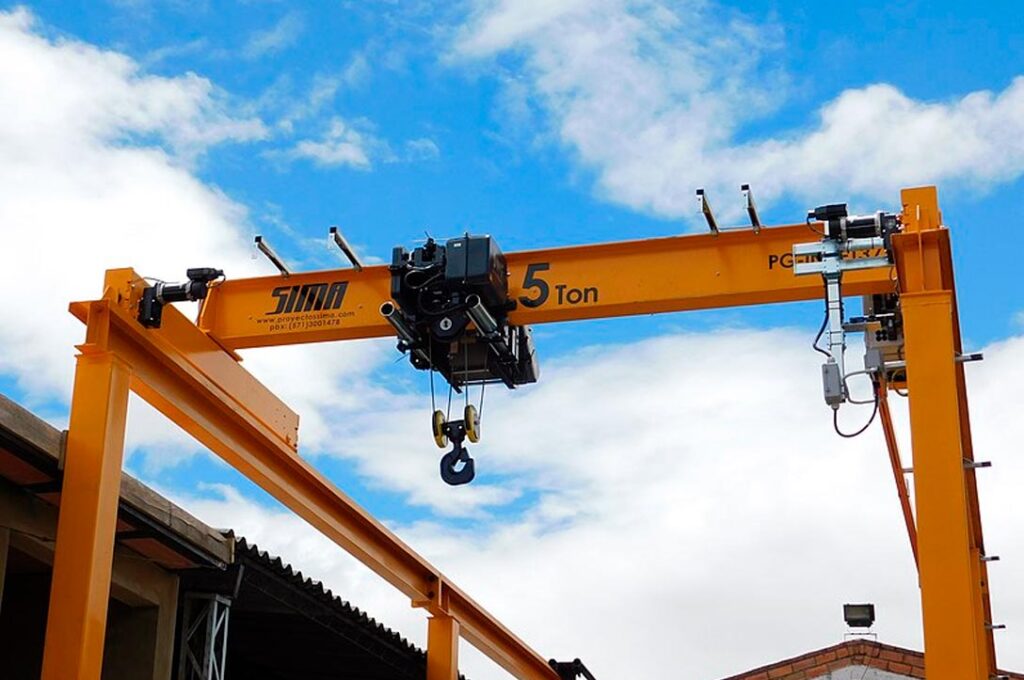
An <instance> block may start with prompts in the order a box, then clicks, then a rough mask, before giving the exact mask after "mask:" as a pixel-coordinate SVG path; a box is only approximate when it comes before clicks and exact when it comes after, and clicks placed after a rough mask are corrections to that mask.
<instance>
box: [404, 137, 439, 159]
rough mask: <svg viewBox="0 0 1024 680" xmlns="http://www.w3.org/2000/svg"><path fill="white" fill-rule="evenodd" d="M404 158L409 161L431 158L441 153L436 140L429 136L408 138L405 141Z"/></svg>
mask: <svg viewBox="0 0 1024 680" xmlns="http://www.w3.org/2000/svg"><path fill="white" fill-rule="evenodd" d="M405 154H406V158H407V159H408V160H411V161H426V160H433V159H435V158H437V157H438V156H440V155H441V149H440V148H438V146H437V142H435V141H434V140H433V139H430V138H429V137H419V138H417V139H410V140H409V141H407V142H406V143H405Z"/></svg>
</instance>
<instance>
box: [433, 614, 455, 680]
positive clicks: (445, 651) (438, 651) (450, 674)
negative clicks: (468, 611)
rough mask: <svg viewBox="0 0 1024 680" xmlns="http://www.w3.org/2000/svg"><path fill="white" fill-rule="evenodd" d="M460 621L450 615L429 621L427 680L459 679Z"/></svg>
mask: <svg viewBox="0 0 1024 680" xmlns="http://www.w3.org/2000/svg"><path fill="white" fill-rule="evenodd" d="M458 678H459V622H458V621H456V620H455V619H453V618H452V617H450V616H444V615H439V616H432V617H430V619H428V621H427V680H458Z"/></svg>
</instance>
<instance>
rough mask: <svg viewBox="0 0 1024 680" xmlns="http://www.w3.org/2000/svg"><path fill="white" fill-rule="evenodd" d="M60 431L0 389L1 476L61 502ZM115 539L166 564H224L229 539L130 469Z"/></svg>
mask: <svg viewBox="0 0 1024 680" xmlns="http://www.w3.org/2000/svg"><path fill="white" fill-rule="evenodd" d="M64 443H65V434H64V433H63V432H61V431H60V430H58V429H56V428H55V427H53V426H52V425H50V424H49V423H47V422H46V421H44V420H42V419H40V418H38V417H37V416H35V415H34V414H32V413H30V412H29V411H27V410H26V409H24V408H22V407H21V406H19V405H18V404H16V403H14V402H13V401H11V400H10V399H8V398H7V397H5V396H3V395H0V478H4V479H6V480H7V481H8V482H10V483H13V484H14V485H16V486H18V487H21V488H22V489H23V490H26V491H28V492H30V493H32V494H34V495H35V496H37V497H39V498H40V499H42V500H43V501H46V502H47V503H50V504H52V505H59V504H60V489H61V471H62V469H63V460H64ZM117 542H118V544H119V545H123V546H126V547H128V548H131V549H132V550H134V551H135V552H137V553H139V554H141V555H143V556H144V557H146V558H148V559H149V560H151V561H153V562H156V563H157V564H159V565H160V566H162V567H165V568H167V569H186V568H189V567H196V566H216V567H223V566H224V565H226V564H228V563H229V562H231V560H232V553H233V550H234V541H233V539H232V538H231V537H230V536H225V535H224V534H223V533H222V532H220V531H217V530H216V529H213V528H211V527H209V526H207V525H206V524H204V523H203V522H201V521H199V520H198V519H196V518H195V517H193V516H192V515H190V514H189V513H187V512H185V511H184V510H182V509H181V508H179V507H178V506H176V505H175V504H174V503H172V502H171V501H169V500H168V499H166V498H164V497H163V496H161V495H160V494H158V493H157V492H155V491H153V490H152V489H150V488H149V487H148V486H146V485H145V484H143V483H141V482H139V481H138V480H136V479H134V478H133V477H132V476H131V475H128V474H122V475H121V502H120V504H119V506H118V514H117Z"/></svg>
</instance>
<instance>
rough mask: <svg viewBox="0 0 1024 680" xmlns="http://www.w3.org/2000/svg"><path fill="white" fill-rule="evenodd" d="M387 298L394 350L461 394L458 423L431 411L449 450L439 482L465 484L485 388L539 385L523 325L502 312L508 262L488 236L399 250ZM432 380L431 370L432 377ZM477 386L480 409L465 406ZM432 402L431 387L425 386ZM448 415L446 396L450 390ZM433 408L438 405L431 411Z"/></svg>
mask: <svg viewBox="0 0 1024 680" xmlns="http://www.w3.org/2000/svg"><path fill="white" fill-rule="evenodd" d="M390 270H391V298H392V300H393V301H388V302H385V303H384V304H383V305H381V308H380V313H381V314H382V315H383V316H384V317H385V318H386V319H387V320H388V322H390V323H391V325H392V327H394V329H395V332H396V333H397V334H398V349H399V350H400V351H401V352H403V353H408V354H409V360H410V361H411V362H412V365H413V366H414V367H416V368H418V369H420V370H426V371H437V372H438V373H440V374H441V375H442V376H444V378H445V380H447V381H448V384H449V385H450V386H451V389H452V390H455V391H457V392H464V393H465V400H466V404H465V409H464V411H463V415H462V418H461V419H460V420H449V419H448V413H446V412H444V411H441V410H434V411H433V413H432V417H431V429H432V433H433V436H434V442H435V443H436V444H437V445H438V446H439V447H440V448H442V449H443V448H445V447H446V446H448V444H449V443H451V445H452V450H451V451H449V452H448V453H446V454H445V455H444V456H443V457H442V458H441V465H440V470H441V478H442V479H443V480H444V481H445V482H447V483H448V484H453V485H455V484H468V483H469V482H471V481H472V480H473V477H474V475H475V474H476V473H475V471H474V470H475V467H474V461H473V458H472V457H471V456H470V455H469V452H468V450H467V449H466V448H465V447H464V446H463V442H464V441H465V440H467V439H468V440H469V441H470V442H474V443H475V442H477V441H479V440H480V413H481V412H482V409H483V389H484V386H485V385H486V384H487V383H497V382H500V383H504V384H505V386H506V387H508V388H509V389H513V388H515V387H516V386H517V385H523V384H526V383H532V382H537V375H538V370H537V353H536V351H535V350H534V347H533V338H532V336H531V335H530V329H529V328H528V327H527V326H514V325H512V324H511V323H509V321H508V313H509V312H510V311H512V310H513V309H515V306H516V303H515V301H514V300H512V299H511V298H510V297H509V294H508V265H507V263H506V262H505V256H504V255H502V254H501V250H500V249H499V248H498V244H497V243H495V242H494V239H492V238H491V237H490V236H470V235H469V234H467V235H465V236H462V237H460V238H453V239H450V240H449V241H448V242H446V243H445V244H444V245H441V244H439V243H437V242H436V241H434V239H427V242H426V243H425V244H423V245H422V246H420V247H419V248H416V249H414V250H413V251H412V252H411V253H410V252H409V251H407V250H406V249H405V248H402V247H401V246H399V247H397V248H395V249H394V252H393V255H392V259H391V267H390ZM431 375H433V373H431ZM474 384H475V385H479V386H480V408H479V409H478V408H477V407H475V406H473V405H472V404H470V403H469V388H470V387H471V386H472V385H474ZM430 389H431V395H430V398H431V402H433V401H434V393H433V390H434V387H433V381H431V388H430ZM448 404H449V411H450V408H451V398H450V393H449V400H448ZM435 408H436V407H435Z"/></svg>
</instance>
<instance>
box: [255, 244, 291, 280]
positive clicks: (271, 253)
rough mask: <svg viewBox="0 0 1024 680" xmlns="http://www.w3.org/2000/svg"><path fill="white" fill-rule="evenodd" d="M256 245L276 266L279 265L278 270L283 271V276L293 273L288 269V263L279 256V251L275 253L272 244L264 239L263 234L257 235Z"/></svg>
mask: <svg viewBox="0 0 1024 680" xmlns="http://www.w3.org/2000/svg"><path fill="white" fill-rule="evenodd" d="M256 247H257V248H259V249H260V252H261V253H263V254H264V255H266V256H267V259H268V260H270V262H271V263H272V264H273V265H274V266H275V267H277V269H278V271H280V272H281V276H291V275H292V273H291V272H290V271H289V270H288V265H286V264H285V263H284V260H282V259H281V258H280V257H278V256H277V253H275V252H274V249H273V248H271V247H270V244H268V243H267V242H266V241H265V240H263V237H262V236H259V235H257V236H256Z"/></svg>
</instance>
